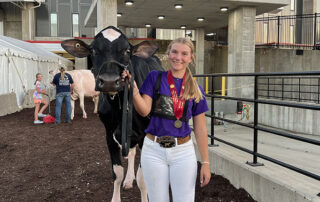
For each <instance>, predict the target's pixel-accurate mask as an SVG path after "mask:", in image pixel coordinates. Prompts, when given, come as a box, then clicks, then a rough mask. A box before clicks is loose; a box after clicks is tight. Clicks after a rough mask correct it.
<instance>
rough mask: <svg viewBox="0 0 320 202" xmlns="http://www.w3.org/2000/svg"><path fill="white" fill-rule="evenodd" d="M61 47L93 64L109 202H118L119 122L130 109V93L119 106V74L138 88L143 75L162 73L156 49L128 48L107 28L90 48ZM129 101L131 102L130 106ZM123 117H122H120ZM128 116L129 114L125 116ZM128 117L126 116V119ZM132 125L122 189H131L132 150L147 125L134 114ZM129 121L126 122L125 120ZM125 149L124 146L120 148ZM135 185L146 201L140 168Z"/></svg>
mask: <svg viewBox="0 0 320 202" xmlns="http://www.w3.org/2000/svg"><path fill="white" fill-rule="evenodd" d="M61 45H62V47H63V48H64V49H65V50H66V51H67V52H69V53H70V54H72V55H74V56H75V57H87V56H88V55H90V56H91V60H92V63H93V69H92V71H93V73H94V76H95V78H96V90H98V91H100V92H101V93H100V96H99V106H98V113H99V117H100V120H101V121H102V122H103V124H104V126H105V129H106V139H107V145H108V149H109V153H110V157H111V161H112V171H113V176H114V190H113V197H112V201H113V202H115V201H117V202H118V201H121V198H120V186H121V182H122V180H123V167H122V163H121V156H120V148H119V147H120V144H119V143H121V142H122V141H123V139H121V132H122V130H125V129H123V128H124V127H122V120H125V117H124V116H123V115H122V114H123V111H122V108H125V110H128V111H129V112H130V109H131V107H132V91H131V92H130V93H129V94H130V96H129V103H128V105H126V106H125V107H122V106H123V102H125V101H126V100H124V97H126V95H125V93H124V92H125V90H124V85H123V83H122V81H121V73H122V72H123V70H125V69H128V70H129V71H130V72H131V74H132V75H134V79H135V81H136V83H137V85H138V87H141V85H142V83H143V81H144V79H145V78H146V76H147V74H148V73H149V72H150V71H152V70H163V69H162V67H161V64H160V60H159V59H158V58H157V57H155V56H153V55H154V53H155V52H156V51H157V49H158V47H157V45H156V44H155V43H153V42H148V41H144V42H142V43H140V44H138V45H136V46H131V45H130V43H129V42H128V39H127V37H126V36H125V35H124V34H122V33H121V31H119V30H118V29H116V28H115V27H112V26H110V27H107V28H105V29H104V30H102V31H101V32H99V33H98V34H97V35H96V36H95V38H94V40H93V42H92V43H91V44H90V45H87V44H85V43H84V42H82V41H81V40H78V39H71V40H66V41H63V42H62V44H61ZM130 98H131V102H130ZM124 114H125V113H124ZM129 114H130V113H129ZM128 116H129V115H128ZM132 116H133V117H132V123H131V122H129V121H128V122H127V124H128V126H129V125H131V124H132V130H129V131H128V130H127V131H128V132H132V134H131V137H129V138H130V139H131V143H130V148H131V149H130V152H129V155H128V171H127V175H126V178H125V180H124V183H123V187H124V188H125V189H127V188H131V187H132V183H133V180H134V179H135V175H134V156H135V146H136V145H137V144H138V145H139V147H140V149H141V148H142V143H143V139H144V137H145V133H144V129H145V128H146V127H147V125H148V123H149V119H148V118H143V117H141V116H140V115H138V114H137V113H136V112H135V111H134V110H133V114H132ZM128 120H130V118H129V119H128ZM122 145H126V144H122ZM136 179H137V184H138V187H139V189H140V191H141V200H142V201H148V199H147V193H146V189H145V186H144V180H143V176H142V172H141V169H140V166H139V168H138V171H137V178H136Z"/></svg>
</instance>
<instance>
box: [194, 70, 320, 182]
mask: <svg viewBox="0 0 320 202" xmlns="http://www.w3.org/2000/svg"><path fill="white" fill-rule="evenodd" d="M266 76H267V77H279V76H280V77H285V76H288V77H290V76H291V77H292V76H299V77H302V76H320V71H314V72H285V73H277V72H273V73H239V74H204V75H195V77H208V78H210V79H211V89H214V80H215V78H217V77H254V87H253V88H254V96H253V97H254V98H253V99H250V98H239V97H230V96H221V95H216V94H213V93H209V94H206V96H207V97H209V98H211V114H206V117H209V118H210V119H211V133H210V134H209V138H210V139H211V142H210V145H214V140H217V141H219V142H222V143H224V144H227V145H230V146H232V147H235V148H237V149H239V150H241V151H244V152H247V153H249V154H252V156H253V161H252V162H251V163H248V162H247V163H248V164H250V165H252V166H258V165H261V164H260V163H258V157H259V158H262V159H265V160H267V161H270V162H273V163H275V164H278V165H280V166H283V167H285V168H288V169H291V170H294V171H296V172H298V173H301V174H303V175H306V176H309V177H311V178H314V179H316V180H320V176H319V175H317V174H315V173H311V172H309V171H306V170H303V169H300V168H298V167H295V166H293V165H290V164H288V163H285V162H282V161H280V160H277V159H274V158H272V157H270V156H266V155H263V154H261V153H259V152H258V131H264V132H268V133H271V134H274V135H278V136H282V137H285V138H289V139H294V140H297V141H300V142H305V143H309V144H313V145H317V146H320V141H318V140H314V139H310V138H305V137H301V136H297V135H294V134H291V133H288V132H284V131H282V130H277V129H271V128H268V127H265V126H261V125H259V124H258V113H259V112H258V105H259V104H268V105H276V106H286V107H292V108H300V109H309V110H320V105H317V104H305V103H297V102H285V101H280V100H279V101H274V100H267V99H261V98H259V97H258V86H259V84H258V79H259V78H260V77H266ZM211 92H213V90H211ZM215 98H218V99H226V100H228V99H229V100H236V101H242V102H251V103H254V118H253V119H254V121H253V124H248V123H243V122H239V121H235V120H231V119H226V118H222V117H218V116H215V113H214V99H215ZM215 119H217V120H220V121H225V122H228V123H232V124H237V125H240V126H244V127H248V128H252V129H253V150H249V149H247V148H244V147H241V146H239V145H236V144H233V143H231V142H228V141H225V140H223V139H221V138H218V137H216V136H215V134H214V120H215ZM319 149H320V148H319Z"/></svg>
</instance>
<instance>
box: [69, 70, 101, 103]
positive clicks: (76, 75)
mask: <svg viewBox="0 0 320 202" xmlns="http://www.w3.org/2000/svg"><path fill="white" fill-rule="evenodd" d="M68 73H69V74H70V75H71V76H72V79H73V81H74V92H75V93H77V94H82V93H83V94H84V96H87V97H92V96H96V95H99V92H97V91H95V90H94V88H95V79H94V76H93V74H92V72H91V71H90V70H84V69H83V70H73V71H68Z"/></svg>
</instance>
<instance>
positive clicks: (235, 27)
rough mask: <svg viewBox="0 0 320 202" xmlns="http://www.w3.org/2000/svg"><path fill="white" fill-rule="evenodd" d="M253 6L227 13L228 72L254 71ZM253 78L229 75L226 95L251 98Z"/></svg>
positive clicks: (254, 11)
mask: <svg viewBox="0 0 320 202" xmlns="http://www.w3.org/2000/svg"><path fill="white" fill-rule="evenodd" d="M255 17H256V8H255V7H240V8H238V9H236V10H234V11H232V12H231V13H230V15H229V24H228V73H245V72H254V71H255V68H254V62H255ZM253 81H254V79H253V78H249V77H237V78H236V77H229V78H228V86H227V89H228V91H227V93H228V96H233V97H243V98H253V85H252V84H253Z"/></svg>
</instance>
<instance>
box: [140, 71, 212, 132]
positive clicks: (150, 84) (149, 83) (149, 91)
mask: <svg viewBox="0 0 320 202" xmlns="http://www.w3.org/2000/svg"><path fill="white" fill-rule="evenodd" d="M157 77H158V71H152V72H150V73H149V74H148V76H147V78H146V80H145V81H144V83H143V85H142V87H141V88H140V93H141V94H146V95H148V96H150V97H151V98H153V96H154V88H155V85H156V82H157ZM174 83H175V85H176V89H177V91H178V95H180V89H181V85H182V79H178V78H174ZM199 88H200V90H201V92H202V95H203V99H201V100H200V101H199V103H196V102H195V100H194V99H192V100H189V106H188V111H187V118H188V119H190V118H191V117H192V116H197V115H199V114H201V113H204V112H206V111H208V104H207V101H206V98H205V96H204V91H203V89H202V88H201V86H200V85H199ZM159 93H160V94H161V95H168V96H171V92H170V90H169V84H168V80H167V72H162V78H161V82H160V89H159ZM174 121H175V120H169V119H165V118H160V117H158V116H152V117H151V120H150V123H149V125H148V127H147V129H146V130H145V133H150V134H152V135H155V136H159V137H161V136H174V137H186V136H188V135H189V134H190V133H191V128H190V126H189V124H188V122H182V127H181V128H176V127H174Z"/></svg>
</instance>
